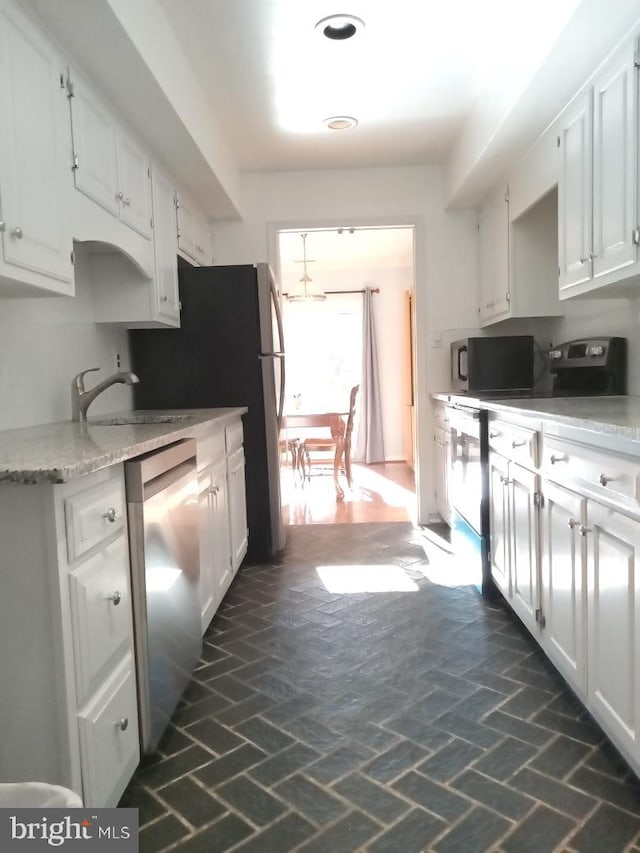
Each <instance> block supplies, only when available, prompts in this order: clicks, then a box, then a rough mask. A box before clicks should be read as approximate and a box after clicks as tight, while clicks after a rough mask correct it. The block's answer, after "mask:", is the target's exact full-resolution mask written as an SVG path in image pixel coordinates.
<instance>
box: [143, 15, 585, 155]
mask: <svg viewBox="0 0 640 853" xmlns="http://www.w3.org/2000/svg"><path fill="white" fill-rule="evenodd" d="M159 2H160V4H161V6H162V7H163V8H164V10H165V13H166V14H167V16H168V18H169V19H170V22H171V25H172V27H173V28H174V30H175V32H176V33H177V35H178V37H179V39H180V41H181V43H182V45H183V47H184V50H185V52H186V53H187V55H188V56H189V58H190V60H191V63H192V65H193V67H194V68H195V70H196V72H197V74H198V76H199V77H200V79H201V81H202V82H203V84H204V87H205V89H206V92H207V95H208V98H209V101H210V104H211V107H212V110H213V111H214V114H215V115H216V116H217V117H218V120H219V121H220V122H221V125H222V129H223V131H224V133H225V134H226V135H227V137H228V140H229V142H230V143H231V146H232V149H233V152H234V154H235V156H236V158H237V161H238V165H239V167H240V168H241V169H243V170H265V169H269V170H271V169H276V170H279V169H315V168H328V167H353V166H387V165H409V164H413V165H415V164H424V163H441V162H444V161H445V160H446V159H447V157H448V155H449V153H450V152H451V149H452V147H453V146H454V144H455V141H456V138H457V137H458V134H459V133H460V131H461V128H462V127H463V124H464V122H465V119H466V118H467V117H468V116H469V114H470V112H471V111H472V109H473V108H474V105H476V104H477V102H478V99H479V98H487V99H488V100H490V99H491V97H492V96H491V92H492V89H493V87H494V86H495V85H499V84H501V83H504V81H505V79H506V78H509V79H510V81H511V82H513V80H514V79H516V80H517V81H518V84H519V85H520V84H521V85H522V86H524V85H525V84H526V82H527V81H528V80H529V79H530V78H531V76H532V74H533V73H534V71H535V70H536V69H537V68H538V67H539V66H540V63H541V62H542V60H543V59H544V57H545V55H546V54H547V53H548V52H549V50H550V48H551V47H552V45H553V44H554V42H555V41H556V40H557V38H558V35H559V33H560V32H561V31H562V29H563V28H564V27H565V25H566V23H567V21H568V19H569V18H570V16H571V14H572V12H573V11H574V9H575V7H576V6H578V5H579V4H580V2H584V0H536V2H535V3H532V2H531V0H526V2H525V0H484V2H482V3H479V2H478V0H456V2H443V0H393V2H388V0H386V2H382V0H350V2H349V3H348V4H344V3H340V4H335V3H334V2H328V0H189V2H188V3H185V2H184V0H159ZM336 12H341V13H346V12H348V13H349V14H353V15H356V16H358V17H360V18H362V19H363V20H364V22H365V28H364V30H363V31H362V33H359V34H358V35H356V36H355V37H354V38H353V39H350V40H348V41H330V40H328V39H326V38H324V37H323V36H321V35H320V34H319V32H318V31H317V30H315V29H314V25H315V24H316V22H318V21H319V20H320V19H322V18H324V17H325V16H327V15H330V14H332V13H336ZM335 114H339V115H344V114H346V115H353V116H355V117H356V118H357V119H358V121H359V125H358V127H356V128H354V129H353V130H348V131H330V130H327V129H325V128H324V127H323V125H322V120H323V119H325V118H327V117H328V116H330V115H335Z"/></svg>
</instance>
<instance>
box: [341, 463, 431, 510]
mask: <svg viewBox="0 0 640 853" xmlns="http://www.w3.org/2000/svg"><path fill="white" fill-rule="evenodd" d="M354 479H355V481H356V483H355V485H356V489H364V490H366V491H369V492H374V493H375V494H377V495H379V496H380V497H381V498H382V500H383V501H384V503H385V504H387V506H399V507H413V505H414V504H415V500H416V496H415V492H412V491H411V490H410V489H405V488H404V487H403V486H399V485H398V484H397V483H394V482H393V480H389V479H387V478H386V477H383V476H382V475H381V474H378V473H377V471H372V470H370V469H367V468H366V467H364V466H362V467H359V468H358V469H357V474H356V475H355V477H354ZM365 499H366V498H365V497H364V496H363V497H362V498H361V500H365Z"/></svg>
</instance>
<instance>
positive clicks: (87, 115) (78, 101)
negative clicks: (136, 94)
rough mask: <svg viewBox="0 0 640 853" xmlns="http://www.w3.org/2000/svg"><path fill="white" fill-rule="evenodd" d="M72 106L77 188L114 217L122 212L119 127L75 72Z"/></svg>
mask: <svg viewBox="0 0 640 853" xmlns="http://www.w3.org/2000/svg"><path fill="white" fill-rule="evenodd" d="M72 80H73V97H72V98H70V99H69V100H70V103H71V126H72V133H73V154H74V170H73V176H74V180H75V185H76V189H78V190H80V192H82V193H84V194H85V195H86V196H88V197H89V198H90V199H92V201H95V202H96V203H97V204H99V205H100V206H101V207H103V208H104V209H105V210H108V211H109V213H111V214H113V216H118V215H119V213H120V204H119V200H118V163H117V157H116V127H115V122H114V120H113V116H112V115H111V113H110V111H109V109H108V108H107V106H106V105H105V104H103V103H102V101H101V100H100V99H99V98H98V97H97V95H95V94H94V93H93V92H92V91H91V90H90V89H89V88H88V86H87V85H86V83H85V82H84V81H83V80H82V78H81V77H80V76H79V75H78V74H77V73H76V72H75V71H74V73H73V75H72Z"/></svg>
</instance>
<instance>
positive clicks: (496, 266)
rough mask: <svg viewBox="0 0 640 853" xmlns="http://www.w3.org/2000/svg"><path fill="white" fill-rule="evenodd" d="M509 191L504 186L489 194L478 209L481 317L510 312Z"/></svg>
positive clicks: (503, 314)
mask: <svg viewBox="0 0 640 853" xmlns="http://www.w3.org/2000/svg"><path fill="white" fill-rule="evenodd" d="M508 200H509V194H508V190H507V189H506V188H502V187H501V188H500V190H499V192H498V193H496V194H494V195H493V196H491V197H490V198H489V199H488V200H487V201H486V202H485V204H484V205H483V206H482V209H481V211H480V220H479V228H480V319H481V320H482V321H483V322H484V323H486V322H487V321H492V320H497V319H504V318H505V316H506V315H508V314H509V310H510V302H511V293H510V285H509V201H508Z"/></svg>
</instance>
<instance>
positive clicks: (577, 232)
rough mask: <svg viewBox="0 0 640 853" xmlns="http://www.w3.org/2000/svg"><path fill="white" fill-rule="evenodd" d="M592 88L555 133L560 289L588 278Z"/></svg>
mask: <svg viewBox="0 0 640 853" xmlns="http://www.w3.org/2000/svg"><path fill="white" fill-rule="evenodd" d="M591 99H592V92H591V90H589V91H588V92H586V93H585V94H584V95H582V96H581V97H580V98H578V100H577V101H576V103H575V104H574V105H573V106H572V107H571V108H570V109H569V110H568V112H567V113H566V115H565V116H564V117H563V120H562V122H561V126H560V134H559V136H558V144H559V151H560V166H559V182H558V266H559V271H560V273H559V280H560V292H561V293H562V291H565V290H570V289H571V287H573V286H575V285H576V284H581V283H582V282H585V281H589V279H590V278H591V252H592V248H591V246H592V240H591V228H592V195H591V194H592V183H591V178H592V163H591V141H592V106H591V104H592V100H591Z"/></svg>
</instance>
